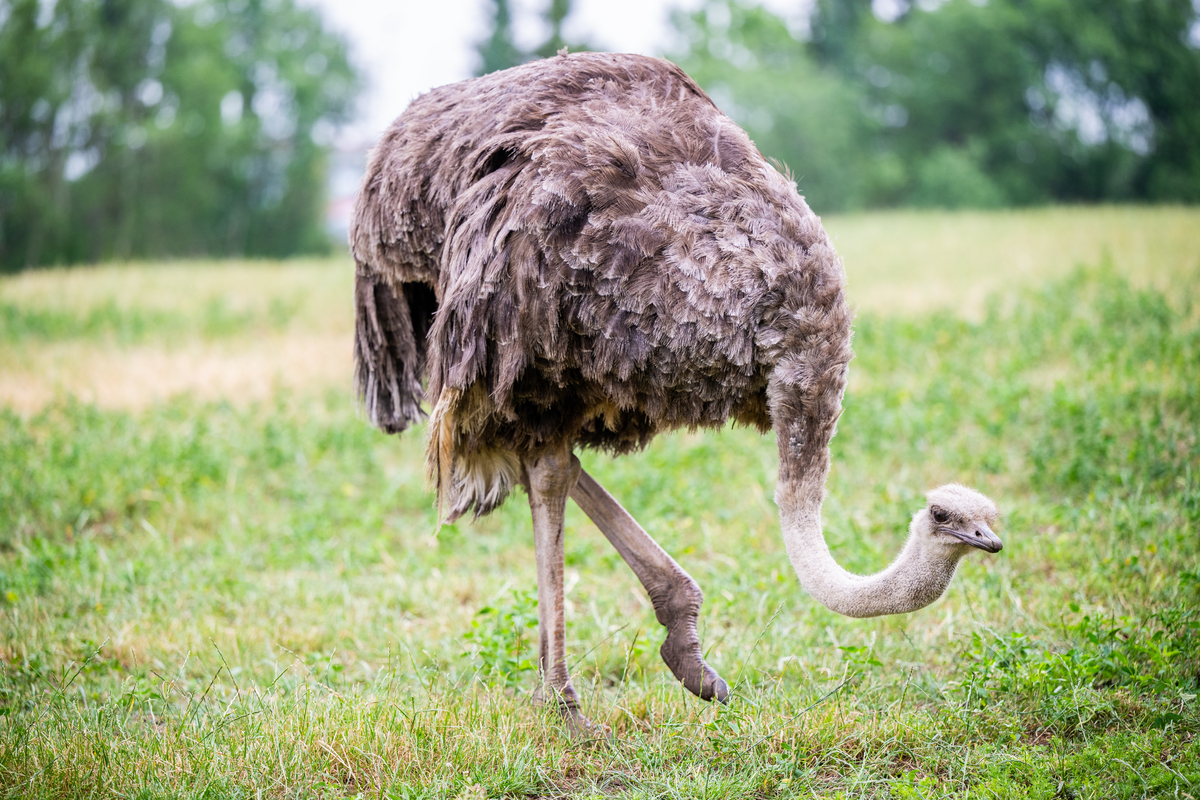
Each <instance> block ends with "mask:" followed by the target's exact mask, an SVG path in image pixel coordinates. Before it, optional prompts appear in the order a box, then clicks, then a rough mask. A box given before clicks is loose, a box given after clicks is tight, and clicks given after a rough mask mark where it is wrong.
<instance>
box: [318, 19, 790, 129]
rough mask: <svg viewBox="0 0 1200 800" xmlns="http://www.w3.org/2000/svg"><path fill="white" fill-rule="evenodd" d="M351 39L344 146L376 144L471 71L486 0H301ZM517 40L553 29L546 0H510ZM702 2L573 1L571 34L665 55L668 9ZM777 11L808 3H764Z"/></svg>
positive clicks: (530, 42)
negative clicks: (350, 107) (358, 74)
mask: <svg viewBox="0 0 1200 800" xmlns="http://www.w3.org/2000/svg"><path fill="white" fill-rule="evenodd" d="M301 2H302V3H303V4H305V5H308V6H310V7H314V8H317V9H318V10H319V11H320V12H321V14H322V15H323V16H324V18H325V20H326V22H327V24H328V25H329V26H330V27H331V28H332V29H334V30H336V31H339V32H341V33H342V34H343V35H345V36H346V38H347V40H348V41H349V42H350V48H351V58H352V59H353V60H354V62H355V63H356V64H357V65H358V66H359V67H360V68H361V70H362V72H363V75H364V76H365V77H366V80H367V87H366V90H365V91H364V92H363V94H362V97H361V99H360V104H359V119H358V120H357V121H356V122H355V123H354V124H353V125H351V126H350V127H349V128H348V129H347V130H345V131H343V132H342V135H341V136H340V137H339V139H340V141H341V142H342V143H344V144H346V145H364V144H373V143H374V141H375V140H376V139H377V138H378V137H379V135H380V134H381V133H382V132H383V130H384V128H386V127H387V125H388V124H389V123H390V122H391V121H392V120H393V119H395V118H396V117H397V116H398V115H399V114H400V112H401V111H403V110H404V108H405V106H407V105H408V103H409V102H410V101H411V100H412V99H413V98H414V97H416V96H417V95H418V94H419V93H421V92H424V91H428V90H429V89H432V88H433V87H435V86H441V85H442V84H445V83H452V82H454V81H457V80H462V79H463V78H469V77H470V76H471V75H472V69H473V67H474V63H475V62H474V59H475V44H476V43H477V42H478V41H480V40H481V39H482V38H483V37H484V36H485V35H486V33H487V29H488V25H489V21H490V20H489V14H490V13H491V3H490V2H488V0H301ZM510 3H511V6H512V8H513V16H514V32H515V36H516V39H517V44H518V45H519V46H522V47H531V46H535V45H537V44H539V43H540V42H542V41H544V39H545V36H546V35H547V33H548V31H546V30H545V29H544V27H543V26H542V25H541V14H540V13H539V12H540V11H541V10H542V9H543V8H544V7H546V6H547V5H548V4H549V3H548V0H510ZM701 3H702V0H575V2H574V3H573V10H572V14H571V16H570V17H569V18H568V19H567V39H568V40H570V39H576V40H586V41H588V42H590V43H592V44H593V45H594V46H596V47H599V48H603V49H606V50H610V51H615V52H627V53H642V54H645V55H662V54H663V52H664V51H666V50H668V49H670V44H671V35H672V31H671V27H670V22H669V20H670V16H669V15H670V10H671V8H687V9H694V8H697V7H699V6H700V5H701ZM764 5H767V6H768V7H769V8H772V9H773V10H775V11H776V12H777V13H788V12H792V11H793V10H794V9H795V8H796V7H797V6H802V5H804V0H764Z"/></svg>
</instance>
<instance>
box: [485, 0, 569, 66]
mask: <svg viewBox="0 0 1200 800" xmlns="http://www.w3.org/2000/svg"><path fill="white" fill-rule="evenodd" d="M489 4H490V5H491V17H492V23H491V33H490V34H489V36H488V37H487V38H486V39H484V40H483V41H482V42H480V43H479V44H478V45H477V46H476V48H475V50H476V56H477V58H476V62H475V74H476V75H486V74H488V73H489V72H496V71H497V70H501V69H508V68H509V67H515V66H517V65H518V64H524V63H525V62H526V61H533V60H534V59H537V58H550V57H551V56H554V55H557V54H558V51H559V50H561V49H562V48H564V47H567V48H569V49H570V51H571V52H572V53H577V52H580V51H583V50H591V49H593V48H592V47H591V46H590V45H588V44H587V43H586V42H582V41H571V42H568V41H567V40H566V39H564V38H563V23H565V22H566V20H567V17H569V16H571V0H548V5H547V6H546V7H545V8H544V9H543V10H542V13H541V15H540V16H541V18H542V19H541V21H542V22H543V23H544V25H545V27H546V30H547V35H546V38H545V39H544V40H543V41H542V43H541V44H539V45H537V46H535V47H533V48H530V49H523V48H521V47H519V46H518V45H517V43H516V40H515V39H514V38H513V13H512V12H513V10H512V5H511V3H509V0H489Z"/></svg>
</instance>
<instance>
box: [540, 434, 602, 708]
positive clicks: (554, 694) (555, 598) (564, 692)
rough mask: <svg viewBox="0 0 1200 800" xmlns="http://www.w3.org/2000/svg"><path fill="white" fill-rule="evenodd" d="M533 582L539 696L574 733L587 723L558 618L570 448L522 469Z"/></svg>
mask: <svg viewBox="0 0 1200 800" xmlns="http://www.w3.org/2000/svg"><path fill="white" fill-rule="evenodd" d="M524 466H525V479H526V481H527V483H526V488H527V489H528V491H529V508H530V511H531V512H532V514H533V541H534V550H535V552H536V554H537V578H538V634H539V647H538V668H539V671H540V673H541V678H542V685H541V688H540V690H539V696H540V698H541V699H542V700H543V701H544V702H556V703H557V704H558V708H559V710H560V711H561V712H562V713H563V716H565V717H566V718H567V719H568V720H569V721H570V723H571V724H572V725H573V726H574V727H575V728H577V729H584V730H587V729H589V728H591V723H590V722H589V721H588V720H587V718H586V717H584V716H583V714H581V713H580V711H579V698H578V696H577V695H576V694H575V687H574V686H572V685H571V676H570V675H569V674H568V673H567V662H566V651H565V643H564V639H565V638H566V628H567V624H566V619H565V617H564V615H563V514H564V512H565V510H566V504H567V494H568V493H569V492H570V491H571V487H572V486H573V485H574V484H575V479H576V477H577V476H578V475H579V461H578V460H577V459H575V457H574V456H572V455H571V450H570V448H569V447H565V448H561V449H560V450H557V451H550V452H549V453H545V454H543V455H541V456H539V457H537V458H534V459H530V460H528V461H526V462H525V463H524Z"/></svg>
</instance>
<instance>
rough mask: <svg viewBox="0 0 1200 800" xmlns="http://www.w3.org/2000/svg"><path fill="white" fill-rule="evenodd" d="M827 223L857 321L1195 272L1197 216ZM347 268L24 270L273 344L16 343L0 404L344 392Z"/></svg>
mask: <svg viewBox="0 0 1200 800" xmlns="http://www.w3.org/2000/svg"><path fill="white" fill-rule="evenodd" d="M825 225H826V227H827V228H828V230H829V232H830V235H831V236H832V237H833V239H834V243H835V245H836V247H837V248H838V251H839V252H840V253H841V254H842V256H843V258H844V259H845V262H846V271H847V273H848V275H849V279H850V287H849V294H850V299H851V302H852V303H853V304H855V305H856V306H857V307H858V309H859V310H860V311H861V312H867V313H878V314H918V313H923V312H926V311H931V310H935V309H953V310H954V311H956V312H957V313H960V314H962V315H964V316H967V317H968V318H972V319H978V318H979V317H980V316H981V315H982V312H983V309H984V303H985V299H986V298H987V297H988V296H989V295H992V294H995V293H1004V292H1007V291H1013V290H1015V289H1017V288H1019V287H1020V286H1023V285H1029V284H1036V283H1040V282H1042V281H1045V280H1049V279H1052V278H1055V277H1059V276H1062V275H1063V274H1065V273H1067V272H1069V271H1070V270H1071V269H1072V268H1074V267H1075V266H1076V265H1078V264H1097V263H1100V262H1101V261H1103V260H1108V261H1111V263H1112V264H1113V266H1114V267H1115V268H1116V269H1117V270H1118V271H1119V272H1121V273H1123V274H1125V275H1127V276H1129V277H1130V278H1131V279H1132V281H1133V282H1134V284H1135V285H1146V284H1151V285H1154V286H1156V287H1158V288H1160V289H1162V290H1164V291H1165V292H1166V293H1167V295H1168V296H1171V295H1172V291H1171V289H1172V287H1177V286H1179V285H1180V284H1182V283H1185V282H1194V281H1196V280H1197V278H1198V276H1200V209H1197V208H1182V207H1178V208H1177V207H1168V208H1150V207H1117V206H1102V207H1071V208H1042V209H1026V210H1019V211H1000V212H956V213H947V212H919V211H900V212H882V213H880V212H875V213H870V214H856V215H848V216H835V217H829V218H827V219H825ZM353 272H354V270H353V265H352V263H351V262H350V260H349V259H348V258H334V259H325V260H307V261H293V262H253V261H225V262H218V261H190V262H175V263H170V264H129V265H112V266H101V267H79V268H74V269H51V270H40V271H33V272H27V273H24V274H21V275H17V276H13V277H8V278H3V279H0V302H5V303H9V304H15V305H17V306H19V307H21V308H23V309H29V310H39V311H59V312H67V313H70V314H73V315H84V314H86V313H87V312H88V311H89V310H92V309H96V308H101V307H104V306H114V307H116V308H118V309H121V310H128V309H135V308H136V309H140V310H142V311H149V312H157V313H167V314H172V313H178V314H181V315H195V314H197V313H198V311H199V310H201V309H203V308H205V307H206V305H209V304H212V303H220V304H221V307H222V308H223V309H225V310H227V311H228V312H229V313H231V314H235V315H236V314H249V315H253V316H255V317H261V318H266V317H269V316H270V314H271V313H272V309H273V307H286V308H287V309H288V321H287V323H286V324H285V325H284V326H283V327H282V329H281V330H278V331H275V332H273V333H271V334H270V335H262V334H261V333H243V334H241V335H237V336H227V337H224V338H220V339H217V340H214V341H204V340H203V339H202V338H194V337H193V338H189V339H186V340H184V341H166V340H164V341H154V342H149V343H145V342H143V343H139V344H137V345H131V346H120V345H118V344H116V343H115V342H112V341H107V340H104V339H96V338H91V339H77V340H72V341H66V342H61V341H49V342H47V341H39V340H28V341H22V342H21V343H20V344H18V345H16V347H15V348H14V347H12V346H9V348H8V350H7V351H0V403H5V404H8V405H10V406H13V407H16V408H17V409H20V410H21V411H23V412H31V411H34V410H36V409H37V408H40V407H42V406H43V405H45V404H46V403H47V402H49V401H50V400H51V399H52V398H53V397H55V396H56V395H58V394H63V393H67V394H73V395H75V396H78V397H80V398H82V399H86V400H89V401H92V402H95V403H97V404H99V405H101V406H104V407H119V408H138V407H143V406H146V405H148V404H152V403H155V402H159V401H161V400H165V399H167V398H169V397H171V396H174V395H177V394H181V393H191V394H194V395H196V396H198V397H201V398H205V399H216V398H222V399H227V400H231V401H234V402H240V401H253V400H261V399H264V398H265V397H267V396H269V395H270V393H271V392H272V391H273V390H274V388H275V387H278V386H282V387H287V388H289V389H293V390H316V391H319V390H323V389H325V388H328V387H331V386H341V387H345V386H348V385H349V381H350V374H351V370H352V365H351V343H352V331H353V307H352V304H351V297H352V291H353V290H352V282H353Z"/></svg>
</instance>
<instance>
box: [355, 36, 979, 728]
mask: <svg viewBox="0 0 1200 800" xmlns="http://www.w3.org/2000/svg"><path fill="white" fill-rule="evenodd" d="M350 240H351V249H352V252H353V255H354V258H355V262H356V283H355V303H356V315H357V332H356V340H355V354H356V365H357V366H356V381H357V384H358V390H359V393H360V395H361V397H362V399H363V401H364V404H365V407H366V410H367V414H368V416H369V418H370V419H371V421H372V422H373V423H374V424H375V425H377V426H378V427H380V428H381V429H383V430H384V431H387V432H399V431H402V430H404V429H405V428H406V427H407V426H408V425H409V424H410V423H413V422H415V421H417V420H418V419H419V418H420V417H421V416H422V411H421V401H422V399H424V398H428V399H429V401H430V403H431V405H432V409H433V410H432V419H431V421H430V438H429V445H428V452H427V464H428V467H429V472H430V475H431V478H432V479H433V480H434V482H435V483H436V486H437V491H438V501H439V507H440V508H441V509H442V511H443V513H444V514H445V516H446V518H448V519H454V518H457V517H458V516H460V515H462V514H464V513H466V512H467V511H472V510H473V511H474V513H475V515H476V516H478V515H480V514H486V513H487V512H489V511H491V510H492V509H494V508H495V507H496V506H497V505H499V504H500V503H501V502H502V501H503V500H504V498H505V497H506V496H507V494H508V492H509V490H510V489H511V488H512V486H513V485H514V484H517V483H520V484H522V485H523V486H524V487H525V489H526V492H527V494H528V496H529V503H530V509H531V512H532V516H533V528H534V541H535V549H536V554H537V575H538V613H539V621H540V653H539V664H540V666H541V670H542V674H543V687H544V688H545V689H547V690H549V691H550V692H551V693H552V694H553V696H554V697H555V698H556V699H557V702H558V704H559V707H560V708H562V709H563V711H564V712H565V713H566V714H568V716H569V717H570V718H571V719H573V720H576V721H582V720H583V718H582V717H581V716H580V714H579V711H578V706H577V699H576V694H575V690H574V689H573V687H572V686H571V682H570V677H569V675H568V674H567V668H566V664H565V660H564V655H565V654H564V649H563V637H564V618H563V586H562V578H563V546H562V536H563V514H564V508H565V503H566V499H567V497H568V496H570V497H572V498H574V499H575V501H576V502H577V504H578V505H579V506H580V508H581V509H582V510H583V511H584V513H586V514H587V515H588V517H590V518H591V519H592V521H593V522H595V523H596V525H597V526H598V527H599V528H600V530H601V531H602V532H603V533H604V535H605V536H606V537H607V538H608V539H609V540H610V542H612V544H613V545H614V546H615V547H616V549H617V550H618V552H619V553H620V554H621V556H622V557H623V558H624V559H625V561H626V562H627V563H628V564H629V566H630V567H631V568H632V569H633V571H634V573H635V574H636V575H637V577H638V579H639V580H640V581H641V583H642V584H643V586H644V587H645V588H646V590H647V592H648V593H649V596H650V599H651V601H652V603H653V605H654V609H655V613H656V616H657V618H658V621H659V622H660V623H661V624H662V625H664V626H665V627H666V628H667V638H666V641H665V642H664V644H663V646H662V649H661V653H662V656H663V659H664V661H665V662H666V663H667V665H668V666H669V667H670V668H671V670H672V672H673V673H674V674H675V676H676V677H677V678H678V679H679V680H680V681H681V682H682V683H683V684H684V685H685V686H686V687H687V688H688V689H689V690H691V691H692V692H694V693H695V694H697V695H698V696H700V697H702V698H704V699H706V700H707V699H713V698H716V699H718V700H722V701H724V700H725V699H726V697H727V695H728V687H727V685H726V683H725V682H724V681H723V680H722V679H721V678H720V676H719V675H718V674H717V673H716V672H715V671H714V670H713V669H712V668H710V667H709V666H708V665H707V664H705V662H704V660H703V658H702V657H701V647H700V640H699V637H698V635H697V631H696V620H697V616H698V613H699V608H700V603H701V600H702V595H701V592H700V589H699V587H698V586H697V585H696V582H695V581H694V580H692V578H691V577H690V576H689V575H688V574H687V573H686V572H685V571H684V570H683V569H682V568H681V567H680V566H679V565H678V564H677V563H676V562H675V561H674V560H673V559H672V558H671V557H670V556H669V555H668V554H667V553H666V552H664V551H663V550H662V548H660V547H659V546H658V545H657V544H656V543H655V542H654V540H653V539H651V538H650V536H649V535H648V534H646V532H645V531H644V530H643V529H642V528H641V526H639V525H638V524H637V522H636V521H635V520H634V519H633V517H631V516H630V515H629V514H628V513H627V512H626V511H625V510H624V509H623V508H622V507H621V506H620V505H619V504H618V503H617V501H616V500H614V499H613V498H612V497H611V496H610V495H609V494H608V493H607V492H606V491H605V490H604V488H603V487H601V486H600V485H599V484H598V483H597V482H596V481H595V480H594V479H593V478H592V477H591V476H589V475H588V474H587V473H586V472H584V471H583V470H582V469H581V468H580V466H579V462H578V460H577V459H576V458H575V456H574V449H575V448H577V447H582V448H597V449H602V450H607V451H610V452H613V453H618V454H619V453H627V452H630V451H634V450H638V449H640V448H642V447H643V446H645V444H646V443H647V442H649V441H650V439H651V438H652V437H653V436H654V435H655V434H657V433H659V432H661V431H666V430H672V429H676V428H680V427H688V428H697V427H717V426H721V425H723V424H724V423H725V422H726V421H727V420H729V419H734V420H736V421H737V422H739V423H742V424H746V425H751V426H754V427H756V428H757V429H759V430H760V431H762V432H766V431H767V430H770V429H772V428H773V429H774V430H775V433H776V437H777V440H778V446H779V457H780V468H779V482H778V486H777V490H776V495H775V496H776V502H777V503H778V505H779V507H780V514H781V521H782V527H783V534H784V539H785V542H786V545H787V551H788V556H789V558H790V560H791V562H792V564H793V566H794V567H795V570H796V572H797V575H798V576H799V578H800V581H801V583H802V585H803V586H804V587H805V588H806V589H807V590H808V591H809V592H810V593H811V594H813V596H814V597H816V598H817V599H818V600H819V601H820V602H822V603H824V604H825V605H827V606H829V607H830V608H832V609H833V610H835V611H838V612H840V613H843V614H849V615H851V616H860V617H865V616H875V615H879V614H894V613H900V612H905V611H911V610H914V609H917V608H921V607H923V606H925V605H927V604H929V603H930V602H932V601H933V600H935V599H936V598H937V597H939V596H940V595H941V594H942V592H943V591H944V590H945V588H946V586H947V585H948V584H949V582H950V579H951V578H952V577H953V574H954V569H955V566H956V564H957V562H958V560H959V559H960V558H961V557H962V556H963V555H964V554H965V553H967V552H969V551H970V550H972V549H973V548H981V549H984V550H987V551H990V552H995V551H997V550H999V549H1000V547H1001V545H1000V541H999V539H997V538H996V537H995V535H994V534H992V532H991V530H990V527H989V526H990V525H991V524H993V523H994V520H995V516H996V509H995V506H994V505H993V504H992V503H991V501H990V500H988V499H987V498H985V497H984V496H983V495H980V494H979V493H977V492H974V491H972V490H970V489H966V488H964V487H960V486H957V485H951V486H948V487H942V488H941V489H936V490H934V491H933V492H931V493H930V495H929V505H928V506H927V507H926V508H925V509H923V510H921V511H920V512H918V513H917V514H916V515H915V516H914V518H913V523H912V527H911V535H910V537H909V540H908V543H907V544H906V545H905V548H904V550H903V551H902V552H901V555H900V557H899V558H898V559H897V560H896V561H895V562H894V563H893V564H892V565H891V566H890V567H888V568H887V569H885V570H884V571H883V572H881V573H879V574H878V575H874V576H870V577H863V576H857V575H851V574H849V573H847V572H845V571H844V570H842V569H841V568H840V567H839V566H838V565H837V564H836V563H835V562H834V560H833V558H832V557H831V555H830V553H829V550H828V548H827V547H826V545H825V542H824V538H823V536H822V533H821V521H820V520H821V501H822V497H823V494H824V485H825V479H826V476H827V474H828V471H829V442H830V439H831V438H832V437H833V435H834V432H835V428H836V423H837V419H838V416H839V414H840V413H841V399H842V394H843V391H844V389H845V385H846V374H847V368H848V364H849V361H850V358H851V355H852V353H851V349H850V338H851V327H850V323H851V313H850V310H849V308H848V306H847V304H846V300H845V297H844V292H843V289H844V285H845V274H844V272H843V269H842V265H841V261H840V259H839V258H838V256H837V254H836V253H835V252H834V249H833V247H832V246H831V245H830V242H829V239H828V237H827V236H826V234H825V231H824V229H823V228H822V227H821V223H820V220H819V218H818V217H817V216H816V215H814V214H813V213H812V211H810V210H809V208H808V206H807V204H806V203H805V201H804V200H803V198H802V197H800V195H799V194H797V192H796V188H795V185H794V184H793V183H792V182H791V181H790V180H788V179H787V178H785V177H784V176H783V175H781V174H780V173H779V172H777V171H776V170H775V169H774V168H773V167H772V166H771V165H770V164H768V163H767V161H766V160H765V159H764V158H763V157H762V156H761V155H760V154H759V152H758V151H757V150H756V149H755V147H754V145H753V144H752V143H751V141H750V140H749V138H747V136H746V135H745V133H744V132H743V131H742V130H741V129H740V128H738V126H737V125H736V124H734V123H733V122H732V121H731V120H730V119H729V118H728V117H726V116H725V115H724V114H722V113H721V112H720V111H719V110H718V109H717V108H716V106H715V105H714V104H713V103H712V101H711V100H710V99H709V98H708V96H707V95H706V94H705V93H704V92H703V91H702V90H701V89H700V88H699V87H698V86H697V85H696V84H695V83H694V82H693V81H692V80H691V79H690V78H688V77H687V75H685V74H684V73H683V72H682V71H681V70H680V69H679V68H678V67H676V66H674V65H672V64H670V63H668V62H666V61H661V60H658V59H653V58H645V57H641V56H632V55H612V54H593V53H584V54H576V55H560V56H559V57H557V58H553V59H548V60H545V61H538V62H533V63H530V64H526V65H523V66H520V67H515V68H513V69H510V70H505V71H503V72H499V73H494V74H491V75H487V76H484V77H481V78H474V79H471V80H467V81H463V82H461V83H457V84H452V85H449V86H443V87H441V88H438V89H435V90H433V91H431V92H429V93H428V94H425V95H422V96H421V97H419V98H418V99H417V100H415V101H414V102H413V103H412V104H411V105H410V106H409V108H408V109H407V110H406V111H405V112H404V114H403V115H401V116H400V118H399V119H397V120H396V122H395V123H393V124H392V126H391V127H390V128H389V129H388V131H387V132H386V133H385V134H384V136H383V139H382V140H381V141H380V143H379V145H378V146H377V147H376V148H375V150H374V151H373V152H372V155H371V157H370V163H369V165H368V169H367V174H366V176H365V178H364V180H363V184H362V189H361V192H360V194H359V199H358V201H357V205H356V208H355V215H354V221H353V224H352V226H351V233H350ZM423 379H427V380H428V390H423V389H422V385H421V382H422V380H423Z"/></svg>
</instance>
